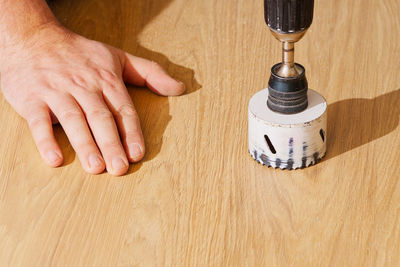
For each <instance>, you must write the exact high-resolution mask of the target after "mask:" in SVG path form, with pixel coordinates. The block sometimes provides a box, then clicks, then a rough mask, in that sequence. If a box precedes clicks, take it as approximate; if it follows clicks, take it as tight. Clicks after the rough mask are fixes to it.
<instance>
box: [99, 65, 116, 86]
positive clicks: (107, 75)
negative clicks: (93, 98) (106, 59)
mask: <svg viewBox="0 0 400 267" xmlns="http://www.w3.org/2000/svg"><path fill="white" fill-rule="evenodd" d="M99 75H100V78H102V79H103V80H105V81H106V82H108V83H110V84H114V83H116V82H118V81H119V80H120V79H119V77H118V76H117V74H115V73H114V72H112V71H109V70H106V69H100V70H99Z"/></svg>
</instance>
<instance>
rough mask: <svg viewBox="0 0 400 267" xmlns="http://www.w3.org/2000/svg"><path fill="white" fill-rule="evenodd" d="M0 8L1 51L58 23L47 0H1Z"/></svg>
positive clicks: (20, 43)
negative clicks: (47, 26) (45, 27)
mask: <svg viewBox="0 0 400 267" xmlns="http://www.w3.org/2000/svg"><path fill="white" fill-rule="evenodd" d="M0 10H1V16H0V53H5V51H7V49H8V48H10V47H13V46H15V45H23V43H24V42H25V41H26V40H28V39H29V37H30V36H32V35H33V34H35V33H36V32H37V31H39V30H40V29H41V28H43V27H44V26H45V25H49V24H58V22H57V20H56V18H55V17H54V15H53V13H52V12H51V10H50V8H49V7H48V6H47V4H46V1H45V0H17V1H16V0H0ZM3 55H4V54H3Z"/></svg>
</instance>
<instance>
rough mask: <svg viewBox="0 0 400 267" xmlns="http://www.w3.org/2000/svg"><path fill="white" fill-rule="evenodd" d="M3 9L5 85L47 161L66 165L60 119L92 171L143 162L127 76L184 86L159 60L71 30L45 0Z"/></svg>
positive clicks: (164, 87)
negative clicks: (56, 129) (57, 127)
mask: <svg viewBox="0 0 400 267" xmlns="http://www.w3.org/2000/svg"><path fill="white" fill-rule="evenodd" d="M0 10H2V15H1V17H0V73H1V88H2V91H3V94H4V96H5V97H6V99H7V101H8V102H9V103H10V104H11V105H12V106H13V107H14V109H15V110H16V111H17V112H18V113H19V114H20V115H21V116H22V117H23V118H25V119H26V120H27V122H28V124H29V127H30V130H31V132H32V136H33V138H34V140H35V142H36V145H37V147H38V150H39V152H40V154H41V156H42V157H43V159H44V161H45V162H46V163H47V164H49V165H50V166H54V167H56V166H59V165H61V164H62V161H63V156H62V153H61V150H60V148H59V146H58V144H57V142H56V140H55V138H54V135H53V129H52V123H57V122H59V123H60V124H61V125H62V127H63V128H64V130H65V132H66V134H67V136H68V139H69V140H70V142H71V144H72V146H73V147H74V149H75V151H76V153H77V155H78V157H79V160H80V162H81V164H82V167H83V168H84V169H85V170H86V171H87V172H89V173H100V172H102V171H103V170H104V168H107V171H108V172H110V173H112V174H114V175H122V174H124V173H125V172H126V171H127V169H128V165H129V164H128V161H129V162H137V161H139V160H141V159H142V158H143V156H144V151H145V147H144V140H143V135H142V131H141V129H140V123H139V118H138V116H137V112H136V110H135V108H134V106H133V103H132V100H131V99H130V96H129V94H128V92H127V90H126V87H125V84H124V81H125V82H128V83H132V84H135V85H139V86H147V87H149V88H150V89H151V90H152V91H154V92H156V93H159V94H161V95H179V94H181V93H182V92H183V91H184V85H183V84H182V83H181V82H178V81H176V80H174V79H172V78H171V77H170V76H169V75H168V74H166V72H165V71H164V70H163V69H162V68H161V67H160V66H159V65H157V64H156V63H154V62H151V61H148V60H146V59H143V58H139V57H135V56H132V55H129V54H127V53H125V52H123V51H121V50H119V49H116V48H114V47H111V46H108V45H106V44H103V43H100V42H96V41H92V40H88V39H86V38H84V37H82V36H79V35H77V34H75V33H73V32H71V31H69V30H68V29H66V28H64V27H63V26H62V25H60V24H59V23H58V22H57V20H56V19H55V17H54V15H53V14H52V13H51V11H50V9H49V8H48V6H47V4H46V2H45V1H44V0H18V1H15V0H0ZM92 134H93V135H92ZM92 136H93V137H92Z"/></svg>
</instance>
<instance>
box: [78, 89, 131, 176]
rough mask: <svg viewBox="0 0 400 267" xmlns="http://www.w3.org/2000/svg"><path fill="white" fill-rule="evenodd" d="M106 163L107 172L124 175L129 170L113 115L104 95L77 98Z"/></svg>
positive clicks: (85, 95) (93, 94)
mask: <svg viewBox="0 0 400 267" xmlns="http://www.w3.org/2000/svg"><path fill="white" fill-rule="evenodd" d="M77 99H78V101H79V104H80V105H81V107H82V109H83V111H84V113H85V115H86V119H87V121H88V123H89V126H90V129H91V130H92V133H93V136H94V138H95V140H96V142H97V145H98V147H99V148H100V150H101V153H102V154H103V158H104V160H105V162H106V167H107V171H108V172H109V173H111V174H113V175H123V174H125V173H126V172H127V170H128V168H129V162H128V160H127V157H126V154H125V151H124V148H123V147H122V144H121V140H120V136H119V134H118V129H117V126H116V124H115V121H114V117H113V114H112V113H111V111H110V110H109V109H108V106H107V105H106V103H105V102H104V99H103V95H102V93H101V92H100V91H99V92H96V93H91V94H89V93H86V94H84V95H81V96H79V97H77Z"/></svg>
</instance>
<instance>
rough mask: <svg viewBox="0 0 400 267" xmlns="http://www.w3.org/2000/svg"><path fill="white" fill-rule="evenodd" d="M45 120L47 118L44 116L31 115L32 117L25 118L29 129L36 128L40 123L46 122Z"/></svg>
mask: <svg viewBox="0 0 400 267" xmlns="http://www.w3.org/2000/svg"><path fill="white" fill-rule="evenodd" d="M46 121H47V118H46V117H44V116H40V117H32V118H28V119H27V122H28V125H29V128H31V129H36V128H38V127H40V126H41V125H43V124H44V123H46Z"/></svg>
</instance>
